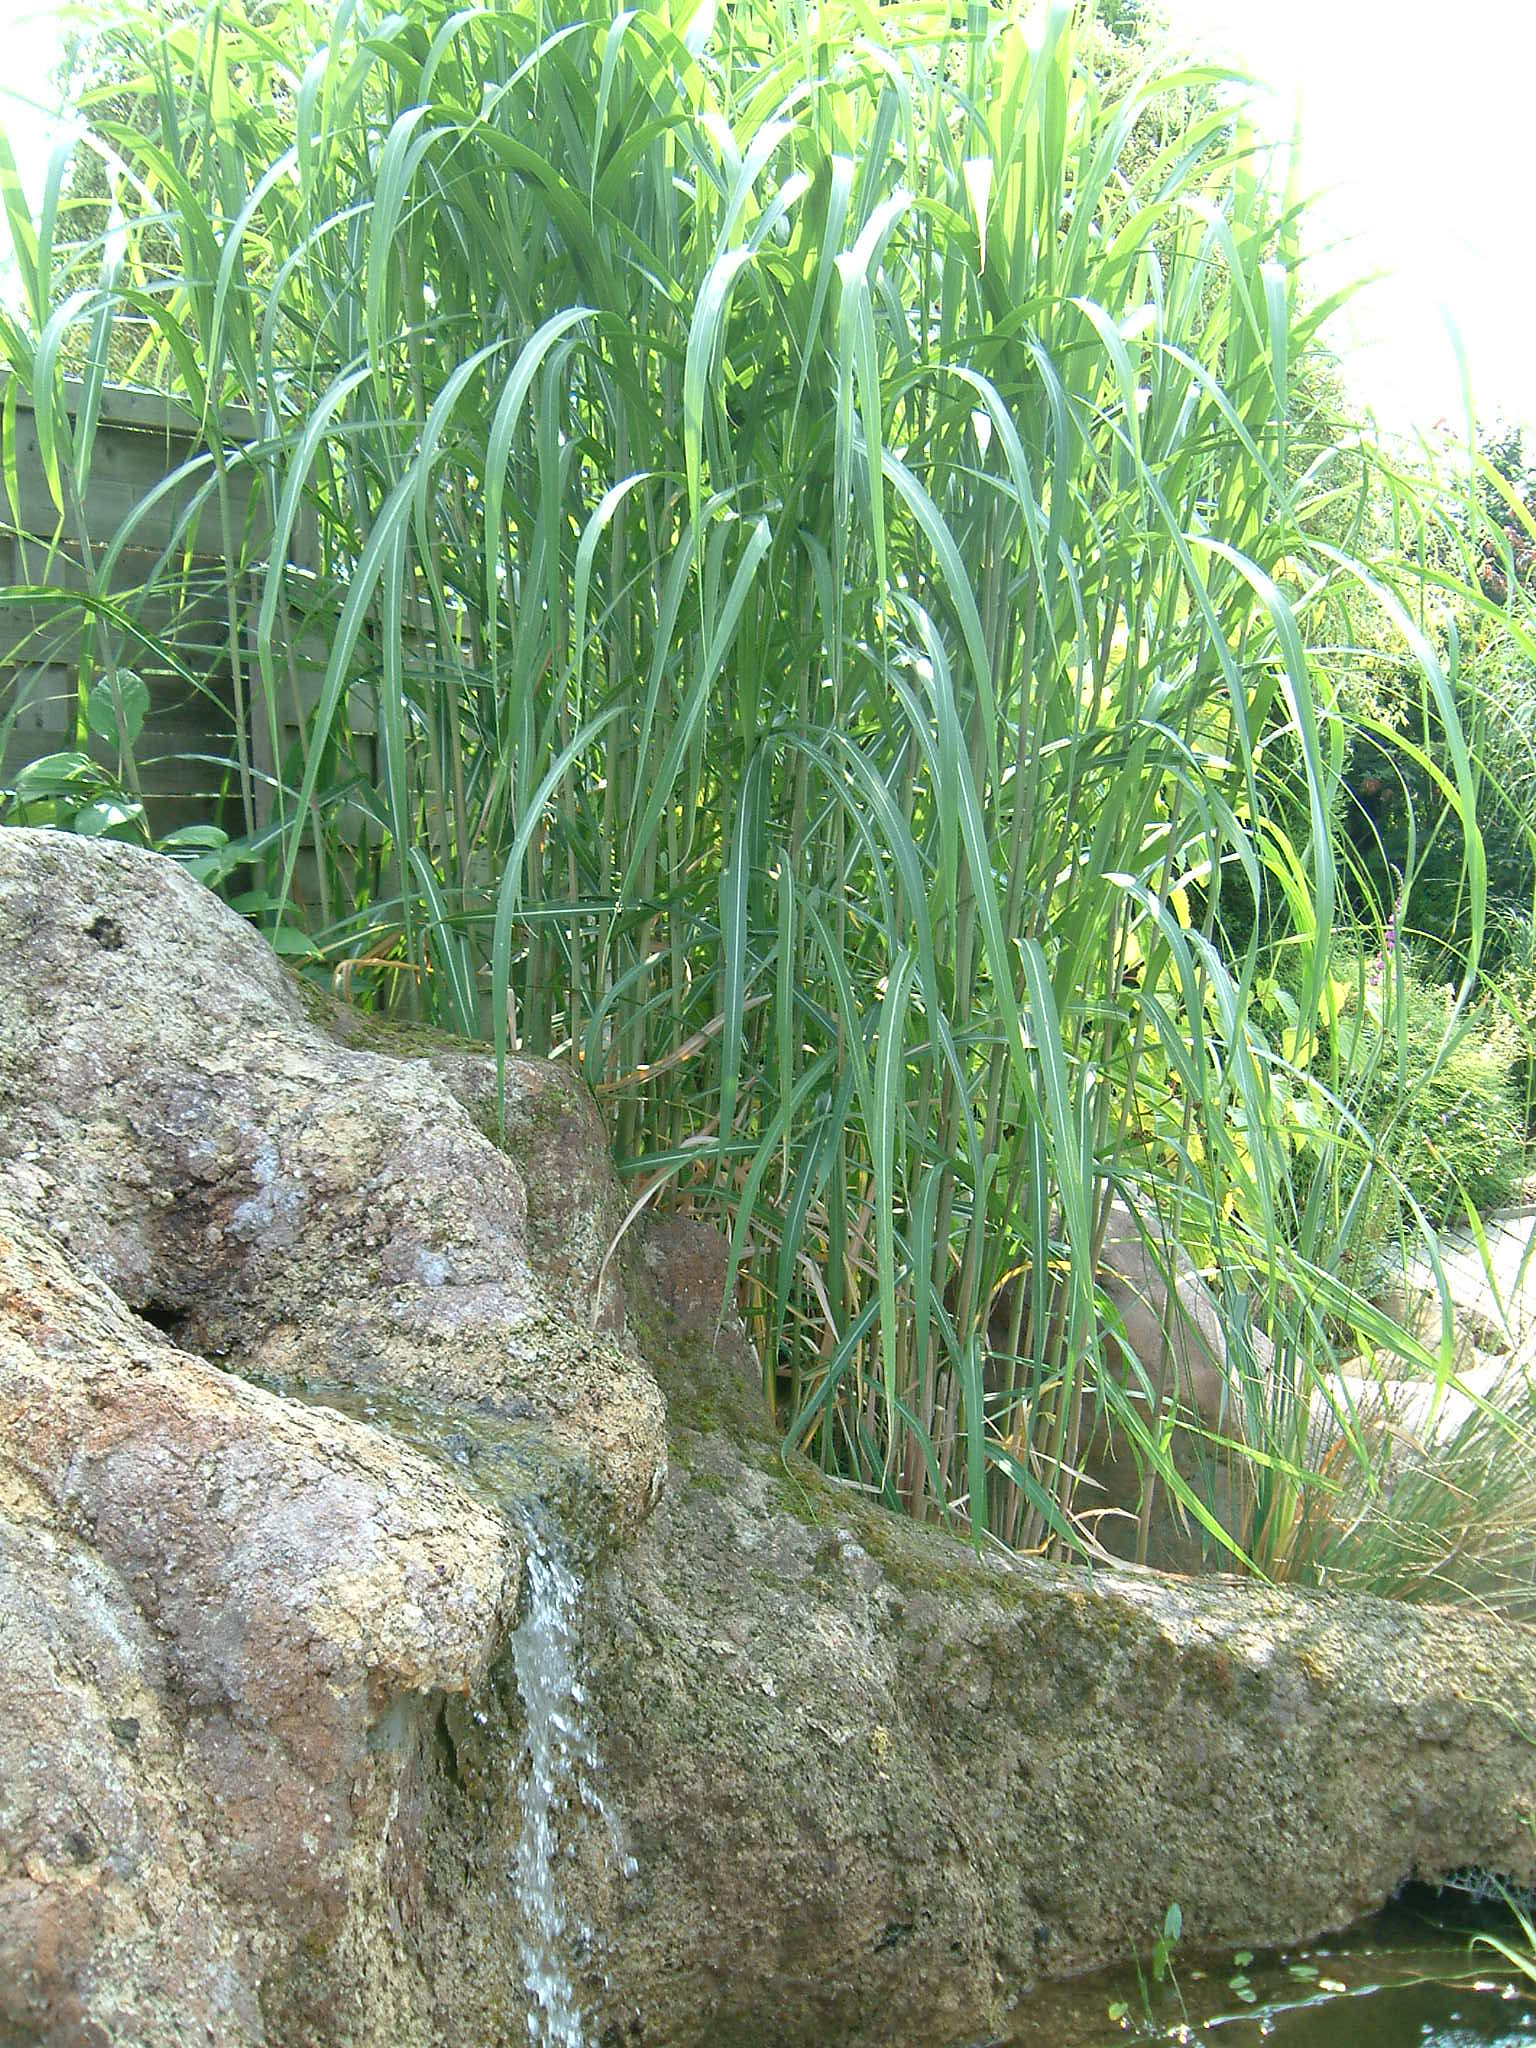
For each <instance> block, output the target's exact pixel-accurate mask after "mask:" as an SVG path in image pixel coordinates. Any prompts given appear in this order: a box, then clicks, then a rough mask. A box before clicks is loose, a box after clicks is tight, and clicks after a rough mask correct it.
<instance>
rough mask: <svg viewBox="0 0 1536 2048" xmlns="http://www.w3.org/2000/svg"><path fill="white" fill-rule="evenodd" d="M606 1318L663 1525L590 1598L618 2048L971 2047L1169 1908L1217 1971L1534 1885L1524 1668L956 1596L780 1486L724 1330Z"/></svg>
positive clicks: (702, 1293)
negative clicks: (1030, 1998) (1493, 1882)
mask: <svg viewBox="0 0 1536 2048" xmlns="http://www.w3.org/2000/svg"><path fill="white" fill-rule="evenodd" d="M666 1249H667V1251H668V1252H670V1249H671V1247H670V1244H668V1245H667V1247H666ZM691 1257H692V1261H693V1264H692V1278H691V1280H690V1282H689V1287H688V1292H689V1296H690V1300H691V1301H692V1302H696V1301H698V1300H699V1299H700V1298H702V1299H703V1301H704V1302H705V1303H707V1302H708V1299H709V1296H708V1290H707V1288H705V1287H704V1286H703V1285H702V1284H701V1281H700V1278H699V1268H700V1264H701V1261H700V1258H699V1253H698V1248H697V1245H695V1246H694V1247H693V1250H692V1253H691ZM722 1257H723V1253H722V1251H721V1250H720V1249H719V1248H718V1246H717V1252H716V1259H717V1272H718V1270H719V1267H720V1262H721V1260H722ZM640 1263H641V1266H642V1270H643V1266H644V1263H645V1262H644V1259H643V1258H642V1261H641V1262H640ZM663 1270H664V1271H665V1270H666V1263H665V1262H664V1263H663ZM713 1300H714V1302H715V1303H716V1304H718V1301H719V1282H718V1280H717V1282H716V1286H715V1291H714V1296H713ZM634 1306H635V1309H636V1313H637V1314H639V1315H640V1316H642V1317H643V1318H647V1319H648V1327H647V1329H646V1333H645V1349H646V1352H647V1356H649V1357H651V1358H653V1359H655V1360H656V1361H657V1363H658V1371H659V1372H660V1373H661V1376H662V1384H663V1388H664V1391H665V1393H666V1395H667V1400H668V1405H669V1409H670V1411H671V1412H672V1414H673V1416H674V1418H675V1422H676V1427H675V1428H674V1431H673V1435H672V1466H671V1479H670V1482H669V1485H668V1488H667V1492H666V1494H665V1496H664V1497H663V1499H662V1501H661V1502H660V1504H659V1505H658V1507H657V1509H656V1511H655V1513H654V1514H653V1515H652V1516H651V1518H650V1520H649V1521H648V1522H647V1523H646V1525H645V1527H644V1528H643V1529H642V1531H641V1532H640V1534H639V1536H638V1537H637V1539H636V1540H635V1542H634V1543H633V1544H632V1545H630V1546H627V1547H625V1548H624V1549H623V1550H621V1551H619V1552H617V1553H615V1554H614V1555H613V1557H612V1558H611V1559H610V1560H609V1562H608V1563H607V1565H606V1567H605V1569H604V1570H603V1571H602V1573H601V1574H600V1575H599V1578H598V1581H597V1586H596V1591H597V1592H598V1594H599V1596H600V1598H601V1600H602V1603H603V1607H602V1617H601V1620H600V1622H598V1623H597V1624H596V1626H595V1638H596V1643H597V1651H596V1657H597V1663H596V1670H595V1674H594V1675H595V1680H596V1693H597V1696H598V1698H599V1699H600V1700H601V1702H602V1704H603V1710H604V1716H605V1720H604V1726H603V1731H602V1737H601V1740H602V1746H603V1750H604V1754H605V1757H606V1759H607V1764H608V1769H609V1772H610V1774H611V1778H612V1782H613V1783H614V1785H615V1786H616V1787H617V1788H618V1791H619V1797H620V1801H621V1804H622V1807H623V1811H624V1816H625V1824H626V1828H627V1831H628V1836H629V1840H630V1843H631V1846H632V1848H633V1851H634V1854H635V1856H636V1857H637V1859H638V1862H639V1867H640V1873H641V1875H640V1881H639V1883H638V1884H637V1885H636V1886H635V1887H634V1888H633V1889H632V1891H631V1892H630V1893H629V1894H628V1895H627V1896H626V1897H625V1899H624V1900H623V1901H622V1906H621V1911H620V1914H619V1917H618V1919H617V1921H616V1922H615V1923H613V1924H612V1925H611V1926H610V1928H609V1948H608V1954H607V1958H606V1960H607V1967H608V1969H609V1971H610V1972H611V1974H612V1976H613V1979H614V1982H615V1983H616V1984H619V1985H643V1986H644V1987H645V1990H646V1998H645V2000H644V2002H643V2003H641V2004H640V2005H639V2008H638V2010H639V2015H640V2020H641V2022H643V2026H644V2032H643V2033H642V2034H640V2035H638V2036H636V2037H635V2038H642V2039H644V2040H646V2041H651V2040H661V2041H669V2042H670V2041H688V2042H698V2043H706V2042H707V2043H709V2044H711V2048H715V2044H740V2048H747V2044H750V2043H754V2042H759V2041H762V2040H764V2039H772V2040H775V2041H783V2042H804V2043H807V2044H809V2043H813V2042H832V2041H849V2042H854V2041H857V2042H864V2041H868V2042H871V2043H873V2042H878V2041H890V2040H904V2041H911V2042H913V2043H928V2044H932V2043H938V2042H945V2041H955V2042H964V2041H968V2040H974V2039H977V2038H980V2037H983V2036H985V2035H987V2034H988V2033H989V2032H990V2031H991V2030H992V2029H993V2028H996V2027H999V2026H1002V2025H1005V2024H1006V2012H1007V2008H1008V2006H1009V2004H1010V2002H1011V2001H1012V2000H1013V1999H1014V1998H1015V1997H1016V1996H1017V1995H1018V1994H1019V1993H1020V1992H1021V1990H1022V1989H1023V1988H1024V1987H1026V1986H1027V1985H1029V1984H1030V1983H1031V1982H1034V1981H1038V1980H1039V1979H1040V1978H1042V1977H1045V1976H1056V1975H1062V1974H1066V1973H1070V1972H1074V1971H1078V1970H1083V1969H1087V1968H1090V1967H1093V1966H1095V1965H1098V1964H1103V1963H1106V1962H1112V1961H1123V1960H1124V1957H1125V1955H1126V1952H1127V1947H1128V1945H1129V1944H1131V1943H1132V1942H1139V1943H1140V1944H1141V1945H1142V1947H1143V1948H1146V1947H1149V1946H1150V1944H1151V1941H1152V1940H1153V1938H1154V1937H1155V1935H1156V1933H1157V1931H1158V1930H1159V1928H1160V1927H1161V1924H1162V1919H1163V1915H1164V1912H1165V1911H1166V1908H1167V1906H1168V1905H1169V1903H1170V1902H1171V1901H1173V1900H1175V1899H1176V1900H1177V1901H1178V1902H1179V1904H1180V1906H1181V1908H1182V1911H1183V1915H1184V1926H1185V1930H1186V1932H1185V1939H1186V1944H1187V1945H1189V1946H1195V1947H1198V1946H1200V1945H1202V1944H1204V1945H1210V1946H1212V1947H1216V1948H1222V1947H1225V1948H1226V1949H1227V1951H1228V1953H1230V1950H1231V1948H1232V1947H1233V1946H1236V1945H1239V1944H1243V1943H1247V1944H1253V1945H1257V1944H1261V1943H1263V1944H1268V1943H1277V1944H1279V1943H1287V1942H1292V1941H1297V1940H1300V1939H1301V1938H1302V1937H1304V1936H1308V1935H1312V1934H1315V1933H1317V1932H1319V1931H1320V1930H1322V1929H1323V1928H1325V1927H1338V1926H1343V1925H1345V1924H1347V1923H1348V1922H1349V1921H1350V1920H1352V1919H1354V1918H1357V1917H1359V1916H1361V1915H1363V1914H1365V1913H1367V1912H1369V1911H1371V1910H1373V1909H1374V1908H1375V1907H1377V1906H1378V1905H1380V1904H1381V1903H1383V1902H1384V1901H1385V1900H1386V1899H1387V1898H1389V1897H1390V1896H1391V1894H1392V1893H1393V1892H1394V1891H1395V1890H1396V1889H1397V1888H1398V1887H1399V1886H1400V1885H1401V1884H1402V1883H1403V1882H1404V1881H1405V1880H1406V1879H1408V1878H1410V1877H1418V1878H1420V1879H1422V1880H1424V1881H1425V1882H1428V1883H1431V1884H1433V1883H1435V1882H1437V1881H1438V1880H1440V1879H1443V1878H1444V1877H1446V1876H1448V1875H1449V1874H1451V1873H1452V1872H1453V1871H1456V1870H1458V1869H1460V1868H1462V1867H1465V1866H1468V1865H1473V1864H1476V1865H1481V1866H1484V1867H1487V1868H1490V1869H1495V1870H1499V1871H1502V1872H1504V1873H1505V1874H1507V1875H1511V1876H1514V1877H1516V1878H1517V1879H1518V1881H1520V1882H1529V1881H1530V1879H1531V1877H1532V1875H1533V1874H1536V1873H1533V1860H1532V1840H1531V1834H1530V1831H1529V1828H1528V1826H1527V1817H1528V1816H1529V1815H1530V1814H1531V1813H1532V1812H1533V1811H1536V1631H1532V1630H1530V1629H1526V1628H1521V1627H1518V1626H1515V1625H1508V1624H1506V1625H1499V1624H1495V1623H1490V1622H1488V1621H1486V1620H1484V1619H1481V1618H1479V1617H1477V1616H1474V1615H1472V1614H1463V1613H1456V1612H1451V1611H1448V1610H1443V1609H1430V1608H1414V1607H1405V1606H1398V1605H1395V1604H1393V1603H1390V1602H1386V1601H1377V1600H1369V1599H1360V1598H1350V1599H1343V1598H1333V1597H1330V1596H1327V1595H1325V1594H1320V1593H1319V1594H1314V1593H1308V1592H1298V1591H1287V1590H1280V1589H1274V1588H1268V1587H1263V1586H1259V1585H1255V1584H1252V1583H1239V1582H1237V1581H1234V1580H1231V1579H1224V1578H1218V1577H1211V1578H1205V1579H1200V1580H1193V1579H1178V1578H1168V1577H1163V1576H1161V1575H1158V1574H1155V1573H1136V1572H1131V1571H1125V1570H1117V1571H1099V1572H1096V1573H1094V1574H1093V1575H1092V1576H1090V1575H1088V1574H1087V1573H1085V1572H1079V1571H1072V1570H1066V1569H1059V1568H1053V1567H1050V1566H1045V1565H1040V1564H1035V1563H1033V1562H1030V1561H1024V1560H1017V1561H1012V1562H1008V1561H1004V1560H1001V1559H999V1560H995V1561H991V1560H989V1561H987V1562H981V1561H978V1560H977V1559H975V1558H974V1557H973V1556H972V1554H971V1553H970V1552H969V1551H968V1550H967V1549H965V1548H964V1547H962V1546H960V1545H958V1544H955V1543H951V1542H949V1541H948V1540H947V1539H945V1538H944V1537H943V1536H941V1535H940V1534H938V1533H937V1532H934V1531H928V1530H921V1529H918V1528H916V1527H914V1526H912V1525H911V1524H908V1523H905V1522H902V1521H899V1520H897V1519H895V1518H893V1517H891V1516H889V1515H887V1514H885V1513H884V1512H882V1511H881V1510H879V1509H877V1508H873V1507H871V1506H869V1505H868V1504H867V1503H866V1502H864V1501H863V1500H862V1499H861V1498H860V1497H859V1496H858V1495H857V1494H855V1493H852V1492H851V1491H850V1490H848V1489H846V1488H843V1487H839V1486H832V1485H828V1484H826V1483H825V1482H824V1481H822V1480H821V1479H820V1478H819V1477H818V1475H817V1474H815V1473H814V1472H813V1471H812V1470H810V1469H809V1468H807V1467H806V1466H805V1465H804V1464H803V1462H796V1463H795V1464H794V1465H793V1466H788V1467H787V1466H786V1465H785V1463H784V1462H783V1461H782V1460H781V1458H780V1456H779V1453H778V1449H777V1446H776V1445H775V1444H774V1443H773V1442H772V1441H771V1440H770V1438H769V1437H768V1435H767V1433H766V1431H765V1430H764V1429H763V1427H762V1424H761V1422H760V1420H759V1419H758V1417H757V1412H756V1404H755V1403H754V1402H753V1400H752V1399H751V1397H750V1395H749V1394H748V1393H747V1392H746V1391H745V1379H744V1375H743V1372H742V1370H741V1368H740V1365H739V1364H738V1365H737V1366H735V1367H733V1366H732V1364H731V1362H730V1354H731V1353H732V1351H733V1349H734V1350H735V1351H736V1352H737V1354H738V1358H739V1352H740V1347H741V1338H740V1333H739V1328H738V1329H735V1330H734V1331H733V1328H732V1325H731V1324H730V1323H729V1322H728V1323H727V1324H726V1326H725V1328H724V1330H723V1331H722V1333H721V1336H720V1338H719V1340H717V1344H716V1349H715V1351H714V1353H711V1351H710V1350H709V1349H708V1348H707V1334H708V1332H709V1331H710V1329H711V1325H712V1323H713V1320H714V1317H713V1316H712V1315H711V1314H710V1313H709V1311H708V1309H707V1307H706V1308H705V1309H704V1310H703V1312H698V1311H697V1310H695V1309H693V1308H692V1307H689V1308H688V1309H687V1310H686V1311H685V1312H683V1313H678V1312H676V1311H675V1309H674V1307H673V1306H672V1305H671V1304H669V1303H668V1302H667V1301H666V1300H664V1299H661V1298H658V1295H657V1294H655V1293H653V1294H652V1296H651V1298H650V1299H649V1300H646V1299H645V1296H644V1294H643V1292H642V1291H641V1289H639V1288H638V1287H637V1288H636V1290H635V1303H634ZM717 1312H718V1311H716V1313H717ZM722 1351H723V1352H724V1353H725V1354H726V1357H725V1359H724V1360H722V1358H721V1356H720V1353H721V1352H722ZM603 2010H604V2011H605V2013H607V2014H608V2015H609V2017H610V2018H611V2022H612V2024H614V2025H615V2026H620V2025H622V2024H623V2023H624V2022H625V2021H626V2019H628V2020H630V2022H631V2023H633V2014H632V2013H628V2014H627V2013H626V2012H625V2011H624V2010H623V2009H622V2008H621V2007H619V2006H617V2005H616V2006H614V2007H613V2008H611V2009H610V2008H606V2007H605V2008H604V2009H603ZM765 2011H768V2012H771V2013H772V2014H773V2016H774V2031H772V2032H771V2033H765V2032H764V2031H762V2017H761V2016H762V2014H763V2013H764V2012H765ZM615 2038H617V2036H616V2037H615ZM625 2038H628V2037H627V2036H626V2037H625Z"/></svg>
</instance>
